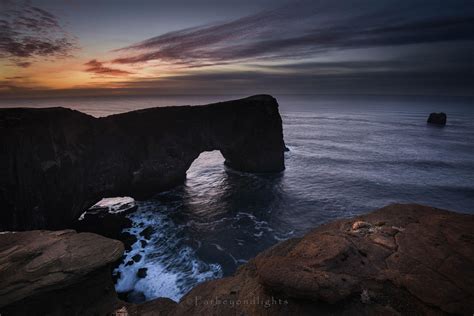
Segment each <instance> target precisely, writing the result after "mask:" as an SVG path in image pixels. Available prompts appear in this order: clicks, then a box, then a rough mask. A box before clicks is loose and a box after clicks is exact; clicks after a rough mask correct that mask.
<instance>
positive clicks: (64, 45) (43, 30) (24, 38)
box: [0, 0, 76, 67]
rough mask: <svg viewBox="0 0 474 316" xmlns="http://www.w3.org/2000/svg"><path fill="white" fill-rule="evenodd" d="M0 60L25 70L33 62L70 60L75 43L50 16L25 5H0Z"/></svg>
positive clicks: (27, 4)
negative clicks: (44, 59) (5, 59)
mask: <svg viewBox="0 0 474 316" xmlns="http://www.w3.org/2000/svg"><path fill="white" fill-rule="evenodd" d="M0 5H1V10H0V58H7V59H10V60H11V61H13V63H14V64H16V65H18V66H19V67H28V66H29V65H30V63H31V60H34V59H35V58H61V57H67V56H70V54H71V53H72V51H73V50H74V49H75V48H76V40H75V38H74V37H73V36H71V35H69V34H68V33H67V32H66V31H64V29H63V28H62V27H61V26H60V24H59V20H58V18H57V17H56V16H54V15H53V14H51V13H49V12H47V11H45V10H43V9H40V8H37V7H34V6H32V5H31V4H30V3H29V2H28V1H17V2H13V1H9V0H1V2H0Z"/></svg>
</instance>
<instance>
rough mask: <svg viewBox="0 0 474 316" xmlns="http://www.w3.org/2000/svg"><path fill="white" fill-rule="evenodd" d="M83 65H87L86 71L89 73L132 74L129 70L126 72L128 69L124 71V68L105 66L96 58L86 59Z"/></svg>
mask: <svg viewBox="0 0 474 316" xmlns="http://www.w3.org/2000/svg"><path fill="white" fill-rule="evenodd" d="M84 65H85V66H87V68H86V71H87V72H91V73H95V74H99V75H106V76H128V75H131V74H132V73H131V72H128V71H125V70H120V69H115V68H110V67H106V66H104V63H103V62H100V61H98V60H96V59H93V60H91V61H88V62H87V63H85V64H84Z"/></svg>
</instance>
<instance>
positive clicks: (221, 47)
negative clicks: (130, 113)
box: [113, 0, 474, 67]
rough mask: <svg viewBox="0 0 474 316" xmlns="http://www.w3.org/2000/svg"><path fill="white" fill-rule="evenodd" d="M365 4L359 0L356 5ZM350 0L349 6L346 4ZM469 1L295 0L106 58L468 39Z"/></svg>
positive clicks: (254, 56) (172, 59)
mask: <svg viewBox="0 0 474 316" xmlns="http://www.w3.org/2000/svg"><path fill="white" fill-rule="evenodd" d="M364 4H365V5H364ZM352 5H353V6H352ZM473 30H474V5H472V2H468V1H456V0H455V1H452V2H449V3H447V2H446V3H445V4H444V5H442V4H440V3H439V2H435V1H412V2H410V3H409V4H408V3H404V4H400V3H399V2H398V1H380V3H375V2H373V1H355V2H354V1H346V2H344V5H341V4H338V5H334V4H331V3H330V2H328V1H313V2H297V3H296V4H293V5H291V6H285V7H282V8H279V9H275V10H270V11H264V12H260V13H258V14H254V15H250V16H247V17H243V18H240V19H237V20H234V21H231V22H223V23H216V24H212V25H204V26H200V27H194V28H188V29H183V30H179V31H175V32H170V33H167V34H164V35H160V36H157V37H154V38H150V39H148V40H145V41H143V42H140V43H137V44H134V45H131V46H128V47H125V48H122V49H119V50H118V51H119V52H121V53H122V54H123V56H122V57H120V58H117V59H115V60H114V61H113V62H114V63H119V64H135V63H142V62H147V61H152V60H157V61H160V62H164V63H172V64H177V65H186V66H192V67H200V66H208V65H213V64H222V63H230V62H238V61H247V60H278V59H301V58H309V57H313V56H316V55H318V54H321V53H323V52H328V51H336V50H345V49H352V48H369V47H387V46H399V45H409V44H420V43H435V42H445V41H461V40H474V32H473Z"/></svg>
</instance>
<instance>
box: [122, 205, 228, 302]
mask: <svg viewBox="0 0 474 316" xmlns="http://www.w3.org/2000/svg"><path fill="white" fill-rule="evenodd" d="M138 206H139V208H138V210H137V211H136V212H134V213H132V214H129V215H128V217H129V218H130V219H131V220H132V222H133V227H131V228H128V229H125V231H126V232H128V233H130V234H132V235H134V236H135V237H136V238H137V242H135V243H134V244H133V245H132V248H131V250H130V251H128V252H126V253H125V260H124V262H123V263H122V264H121V265H120V266H119V267H118V268H117V269H116V271H119V272H120V278H119V279H118V280H117V284H116V290H117V291H118V292H128V291H138V292H142V293H143V294H144V295H145V297H146V299H147V300H150V299H153V298H157V297H168V298H171V299H173V300H175V301H178V300H179V299H180V298H181V297H182V296H183V295H184V294H186V293H187V292H188V291H189V290H190V289H191V288H193V287H194V286H195V285H197V284H198V283H201V282H204V281H207V280H211V279H215V278H220V277H222V275H223V272H222V268H221V267H220V265H218V264H206V263H205V262H203V261H201V260H200V259H199V258H198V257H197V255H196V253H195V251H194V250H193V249H192V248H191V247H189V246H184V245H183V244H180V241H181V238H182V237H181V238H180V237H178V236H179V235H180V232H181V231H182V230H183V229H184V228H185V227H184V226H177V225H175V224H174V223H173V221H172V220H171V219H170V218H169V217H168V216H167V215H166V214H165V213H166V212H164V211H165V210H166V208H165V207H162V208H161V209H160V210H159V211H158V210H157V209H156V207H157V206H156V203H155V204H153V203H146V202H140V203H139V205H138ZM147 227H152V228H153V229H154V232H153V233H152V234H151V235H150V239H149V240H146V239H145V238H144V237H143V236H140V232H141V231H143V230H144V229H145V228H147ZM141 241H146V242H147V244H146V245H145V246H144V247H142V245H141ZM136 254H140V255H141V256H142V258H141V259H140V260H139V261H138V262H135V263H134V264H132V265H127V262H129V261H130V260H132V257H133V256H135V255H136ZM141 268H146V269H147V271H146V277H145V278H138V277H137V272H138V270H139V269H141Z"/></svg>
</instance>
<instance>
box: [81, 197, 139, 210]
mask: <svg viewBox="0 0 474 316" xmlns="http://www.w3.org/2000/svg"><path fill="white" fill-rule="evenodd" d="M134 206H135V200H134V199H133V198H131V197H129V196H121V197H112V198H103V199H102V200H100V201H99V202H97V203H96V204H94V205H93V206H92V207H91V208H90V210H94V209H98V208H106V209H108V212H109V213H111V214H117V213H121V212H124V211H126V210H129V209H131V208H132V207H134Z"/></svg>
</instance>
